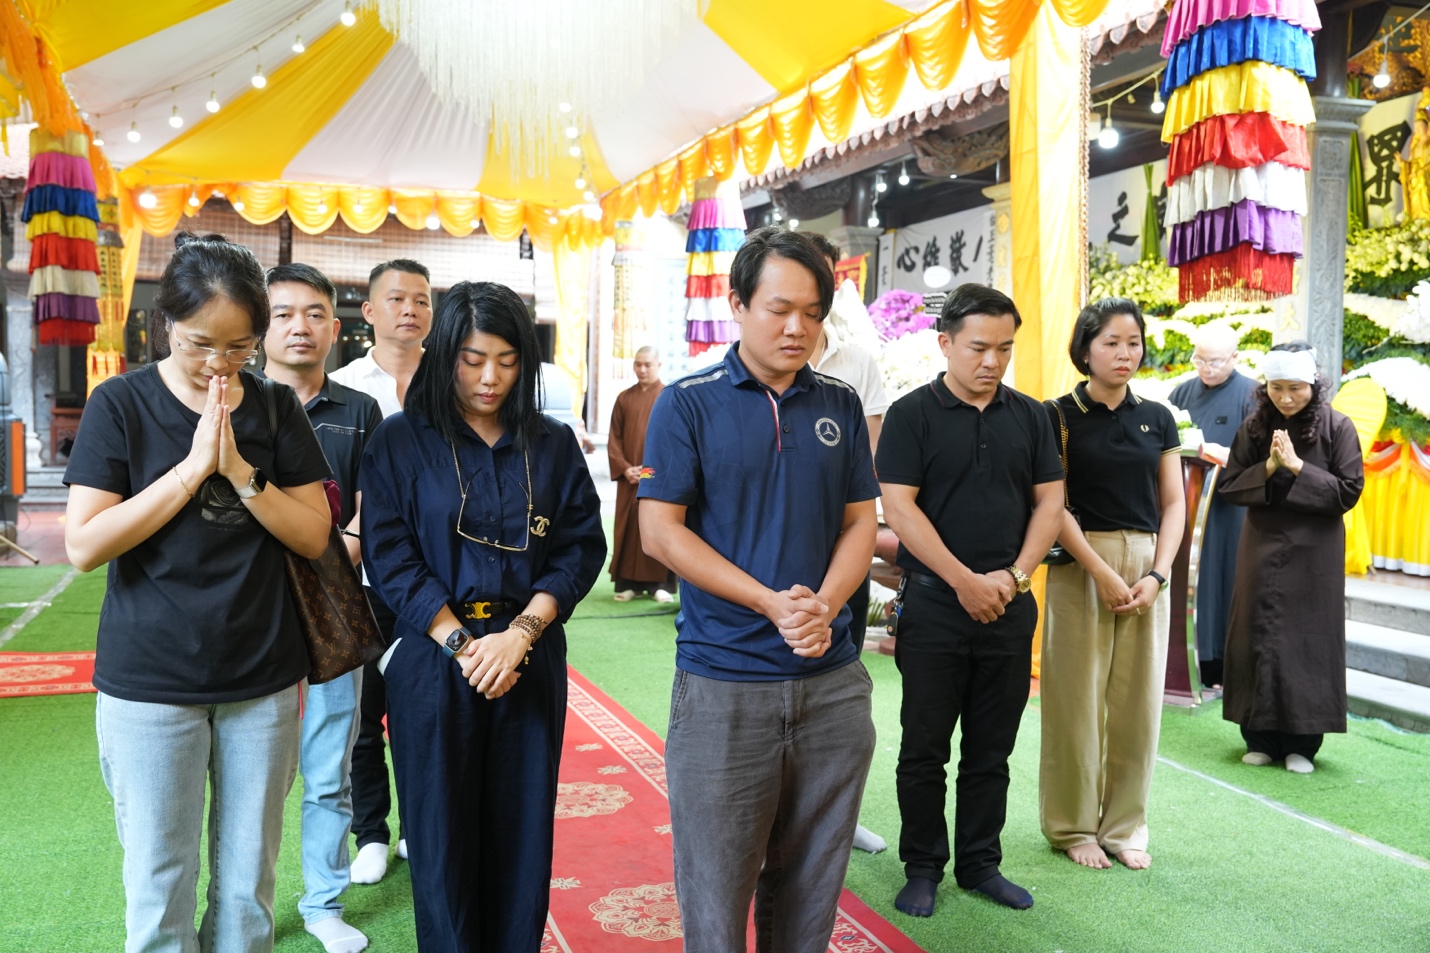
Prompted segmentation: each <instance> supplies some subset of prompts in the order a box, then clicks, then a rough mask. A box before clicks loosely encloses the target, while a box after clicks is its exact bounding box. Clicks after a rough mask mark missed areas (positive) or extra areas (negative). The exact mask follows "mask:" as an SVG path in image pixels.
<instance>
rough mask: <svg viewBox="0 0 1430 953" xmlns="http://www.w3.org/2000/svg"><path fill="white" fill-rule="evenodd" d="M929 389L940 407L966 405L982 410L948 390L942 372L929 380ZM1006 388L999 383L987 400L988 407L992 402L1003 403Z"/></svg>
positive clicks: (951, 407) (980, 411) (949, 407)
mask: <svg viewBox="0 0 1430 953" xmlns="http://www.w3.org/2000/svg"><path fill="white" fill-rule="evenodd" d="M929 390H930V391H932V392H933V396H934V400H937V401H938V404H939V406H940V407H943V408H946V409H949V410H952V409H953V408H955V407H968V408H971V409H973V410H978V412H979V413H982V412H983V411H982V410H979V408H977V407H974V406H973V405H972V404H970V403H969V402H968V401H966V400H964V399H963V398H961V397H959V396H958V395H957V394H955V393H954V392H953V391H951V390H949V389H948V384H947V382H945V381H944V379H943V375H942V374H940V375H938V376H937V377H935V378H934V379H933V380H932V381H930V382H929ZM1007 390H1008V388H1006V387H1004V386H1003V385H1002V384H999V385H998V389H997V390H996V391H994V392H993V399H992V400H990V401H989V402H988V407H992V406H993V405H994V404H1001V403H1003V402H1004V400H1005V398H1006V392H1007ZM986 409H987V407H985V408H983V410H986Z"/></svg>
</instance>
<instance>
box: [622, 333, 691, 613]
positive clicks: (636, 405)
mask: <svg viewBox="0 0 1430 953" xmlns="http://www.w3.org/2000/svg"><path fill="white" fill-rule="evenodd" d="M633 367H634V369H635V372H636V382H635V384H633V385H632V386H630V387H627V388H626V389H625V390H623V391H621V393H620V395H619V396H618V397H616V406H615V409H613V410H612V411H611V433H610V439H609V441H608V442H607V444H606V454H607V456H608V457H609V458H610V462H611V479H612V480H615V481H616V539H615V546H613V547H612V549H611V579H612V580H614V582H615V584H616V596H615V598H616V601H617V602H629V601H630V600H632V599H634V598H635V597H636V596H637V595H638V594H640V593H649V594H650V595H651V596H652V597H653V598H654V599H655V601H656V602H671V601H673V600H674V598H675V597H674V596H673V595H671V591H672V590H673V589H674V588H675V575H674V574H673V573H672V572H671V571H670V570H669V569H667V568H666V567H665V566H664V565H662V564H661V562H660V561H659V560H656V559H652V558H651V557H650V556H647V555H646V554H645V550H644V549H642V548H641V531H640V523H639V522H638V520H637V518H636V487H638V486H639V485H640V482H641V459H642V457H643V456H644V455H645V430H646V424H647V423H648V422H649V421H650V411H651V408H652V407H654V406H655V399H656V398H657V397H659V396H660V392H661V391H662V390H664V389H665V385H664V384H663V383H661V380H660V354H659V353H657V352H656V349H655V348H653V347H643V348H641V349H640V350H639V351H637V352H636V356H635V361H634V363H633Z"/></svg>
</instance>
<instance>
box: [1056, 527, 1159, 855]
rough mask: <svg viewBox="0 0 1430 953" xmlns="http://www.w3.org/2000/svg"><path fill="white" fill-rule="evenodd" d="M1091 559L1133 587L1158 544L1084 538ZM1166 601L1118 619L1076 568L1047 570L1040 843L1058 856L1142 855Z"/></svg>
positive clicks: (1132, 534)
mask: <svg viewBox="0 0 1430 953" xmlns="http://www.w3.org/2000/svg"><path fill="white" fill-rule="evenodd" d="M1087 541H1088V542H1089V543H1090V544H1092V548H1093V550H1095V551H1096V552H1097V554H1098V556H1100V557H1102V559H1103V561H1104V562H1106V563H1107V564H1108V565H1109V566H1111V567H1112V568H1113V569H1114V570H1116V571H1117V573H1118V574H1119V575H1121V576H1122V578H1123V579H1124V580H1126V582H1127V583H1128V584H1129V585H1131V584H1132V583H1135V582H1136V581H1137V580H1138V579H1141V578H1142V577H1143V576H1144V575H1146V573H1147V570H1149V569H1151V568H1152V560H1153V556H1154V553H1155V549H1156V544H1157V537H1156V535H1155V534H1153V533H1144V532H1136V531H1132V530H1120V531H1114V532H1089V533H1087ZM1169 612H1170V607H1169V600H1168V598H1167V593H1165V592H1164V593H1162V594H1161V595H1160V596H1159V597H1158V598H1157V601H1156V602H1155V603H1154V604H1153V605H1152V607H1151V608H1149V609H1144V610H1143V612H1142V614H1141V615H1135V614H1133V615H1116V614H1114V613H1113V612H1112V611H1111V610H1109V609H1108V608H1107V607H1106V606H1104V605H1103V604H1102V602H1101V600H1099V599H1098V597H1097V586H1096V584H1095V583H1094V582H1093V580H1092V577H1091V576H1090V575H1088V574H1087V573H1086V572H1085V571H1084V570H1083V568H1082V566H1080V565H1078V564H1077V563H1071V564H1069V565H1066V566H1051V567H1049V569H1048V589H1047V616H1046V621H1045V623H1044V627H1043V664H1042V684H1041V686H1040V689H1039V693H1040V695H1041V696H1042V697H1041V706H1042V717H1043V754H1042V771H1041V774H1040V776H1039V779H1038V801H1039V808H1040V814H1041V818H1042V826H1043V836H1044V837H1046V838H1047V839H1048V843H1050V844H1052V845H1053V846H1054V847H1056V848H1057V849H1059V850H1067V849H1069V848H1071V847H1076V846H1078V845H1080V844H1091V843H1097V844H1101V845H1102V848H1103V850H1105V851H1107V852H1108V853H1109V854H1115V853H1118V852H1119V851H1123V850H1127V849H1129V848H1130V849H1134V850H1146V849H1147V794H1148V791H1149V790H1150V788H1151V785H1152V768H1153V766H1154V765H1155V763H1156V758H1157V734H1158V731H1159V730H1160V729H1161V725H1162V692H1163V684H1164V682H1165V679H1166V668H1167V626H1168V622H1169V618H1170V617H1169Z"/></svg>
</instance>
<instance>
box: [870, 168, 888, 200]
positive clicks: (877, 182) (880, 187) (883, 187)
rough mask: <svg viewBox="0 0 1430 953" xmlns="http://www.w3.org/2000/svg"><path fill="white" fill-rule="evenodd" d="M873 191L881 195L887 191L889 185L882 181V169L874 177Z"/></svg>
mask: <svg viewBox="0 0 1430 953" xmlns="http://www.w3.org/2000/svg"><path fill="white" fill-rule="evenodd" d="M874 191H875V192H878V193H880V194H881V195H882V194H883V193H885V192H887V191H889V183H887V182H885V181H884V172H883V170H882V169H881V170H880V171H879V172H877V173H876V174H875V175H874Z"/></svg>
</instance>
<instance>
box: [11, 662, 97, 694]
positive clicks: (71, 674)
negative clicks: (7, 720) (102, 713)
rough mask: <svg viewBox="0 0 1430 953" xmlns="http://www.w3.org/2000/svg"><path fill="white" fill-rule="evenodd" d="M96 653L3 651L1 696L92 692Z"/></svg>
mask: <svg viewBox="0 0 1430 953" xmlns="http://www.w3.org/2000/svg"><path fill="white" fill-rule="evenodd" d="M93 677H94V653H93V652H47V653H44V654H41V655H36V654H32V653H28V652H0V698H21V697H24V696H26V695H74V694H78V693H81V692H92V691H94V686H93V685H91V684H90V679H92V678H93Z"/></svg>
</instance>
